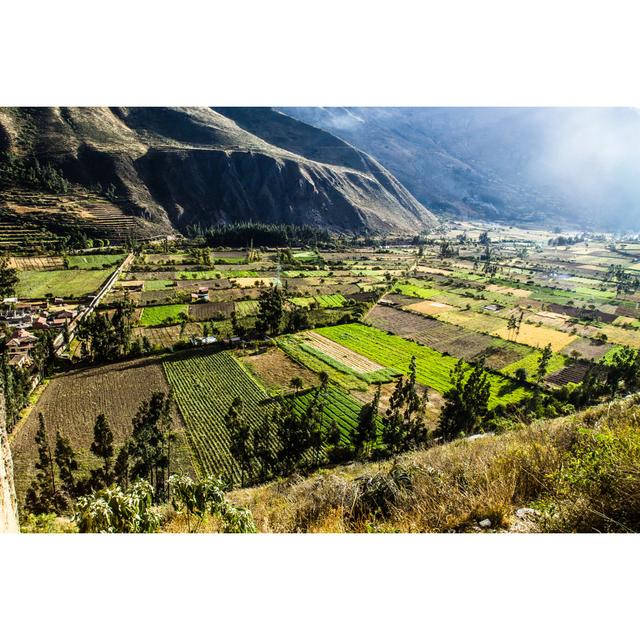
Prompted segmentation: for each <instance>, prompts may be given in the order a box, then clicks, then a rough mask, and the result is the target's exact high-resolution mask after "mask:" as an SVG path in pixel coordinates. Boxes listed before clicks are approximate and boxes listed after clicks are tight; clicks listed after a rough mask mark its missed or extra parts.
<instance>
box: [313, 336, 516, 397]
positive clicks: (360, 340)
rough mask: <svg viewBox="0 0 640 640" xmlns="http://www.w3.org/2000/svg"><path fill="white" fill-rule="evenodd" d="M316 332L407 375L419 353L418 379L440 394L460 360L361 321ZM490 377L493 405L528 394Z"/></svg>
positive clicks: (498, 378)
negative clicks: (413, 357) (412, 361)
mask: <svg viewBox="0 0 640 640" xmlns="http://www.w3.org/2000/svg"><path fill="white" fill-rule="evenodd" d="M316 331H317V333H319V334H321V335H324V336H326V337H327V338H330V339H331V340H334V341H336V342H338V343H340V344H343V345H344V346H346V347H349V348H350V349H352V350H353V351H355V352H357V353H360V354H361V355H363V356H366V357H367V358H369V359H371V360H373V361H374V362H378V363H379V364H381V365H383V366H385V367H389V368H393V369H396V370H398V371H400V372H402V373H404V374H407V373H408V371H409V365H410V362H411V358H412V356H416V377H417V380H418V382H420V383H421V384H424V385H427V386H429V387H431V388H433V389H435V390H436V391H439V392H440V393H443V392H445V391H446V390H447V389H449V388H450V386H451V383H450V373H451V370H452V369H453V368H454V367H455V365H456V362H457V359H456V358H454V357H452V356H445V355H443V354H441V353H438V352H437V351H434V350H433V349H430V348H429V347H425V346H423V345H420V344H416V343H415V342H411V341H409V340H405V339H404V338H400V337H398V336H395V335H389V334H387V333H384V332H383V331H380V330H379V329H375V328H374V327H369V326H366V325H361V324H345V325H339V326H334V327H323V328H320V329H317V330H316ZM489 380H490V382H491V399H490V401H489V406H490V407H491V406H495V405H497V404H508V403H511V402H515V401H518V400H520V399H521V398H523V397H524V395H525V391H524V389H522V388H521V387H516V388H513V387H512V385H511V383H510V382H509V381H508V380H505V379H504V378H502V377H500V376H497V375H494V374H489Z"/></svg>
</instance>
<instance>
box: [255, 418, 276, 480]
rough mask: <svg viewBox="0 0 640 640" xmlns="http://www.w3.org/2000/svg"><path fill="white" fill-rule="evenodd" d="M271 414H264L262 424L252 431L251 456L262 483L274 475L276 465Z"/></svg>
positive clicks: (273, 420)
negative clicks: (253, 458) (254, 460)
mask: <svg viewBox="0 0 640 640" xmlns="http://www.w3.org/2000/svg"><path fill="white" fill-rule="evenodd" d="M274 422H275V419H274V416H273V414H271V415H269V414H268V413H265V415H264V418H263V420H262V424H261V425H260V426H259V427H257V428H256V429H255V430H254V431H253V443H252V446H253V455H254V456H255V459H256V462H257V464H258V466H259V469H260V471H259V479H260V481H261V482H264V481H265V480H266V479H267V478H269V477H271V476H273V475H275V473H276V471H277V465H278V455H277V452H276V451H275V442H274V440H275V439H274V437H273V426H272V425H273V424H274Z"/></svg>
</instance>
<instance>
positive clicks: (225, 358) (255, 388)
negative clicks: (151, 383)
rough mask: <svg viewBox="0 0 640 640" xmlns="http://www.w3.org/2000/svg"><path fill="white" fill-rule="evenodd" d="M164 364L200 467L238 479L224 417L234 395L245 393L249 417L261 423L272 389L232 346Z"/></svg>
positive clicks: (245, 407)
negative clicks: (263, 384)
mask: <svg viewBox="0 0 640 640" xmlns="http://www.w3.org/2000/svg"><path fill="white" fill-rule="evenodd" d="M163 365H164V370H165V373H166V375H167V379H168V381H169V384H170V385H171V388H172V390H173V393H174V395H175V399H176V402H177V404H178V407H179V409H180V412H181V414H182V417H183V418H184V421H185V424H186V427H187V437H188V438H189V442H190V444H191V447H192V449H193V451H194V453H195V456H196V459H197V461H198V463H199V467H200V470H201V471H202V472H203V473H214V474H224V475H225V476H226V477H227V478H229V479H234V480H238V479H239V478H240V473H239V468H238V465H237V463H236V462H235V460H234V459H233V457H232V456H231V454H230V453H229V445H230V439H229V434H228V432H227V429H226V426H225V422H224V419H225V416H226V414H227V411H228V410H229V407H230V406H231V403H232V402H233V400H234V399H235V398H241V399H242V401H243V402H244V414H243V415H244V417H245V418H246V419H248V420H249V421H250V423H251V424H253V425H257V424H259V423H261V422H262V419H263V415H264V411H265V409H263V405H261V404H260V403H261V402H262V401H263V400H267V399H268V395H267V393H266V391H264V389H262V387H260V386H259V385H258V384H257V383H256V382H255V380H254V379H253V378H252V377H251V376H250V375H249V374H248V373H247V372H246V370H245V369H244V367H242V365H241V364H240V363H239V362H238V361H237V360H236V359H235V358H234V357H233V356H232V355H231V354H230V353H228V352H226V351H222V352H220V353H213V354H208V355H200V356H193V357H183V358H175V359H168V360H165V361H164V363H163Z"/></svg>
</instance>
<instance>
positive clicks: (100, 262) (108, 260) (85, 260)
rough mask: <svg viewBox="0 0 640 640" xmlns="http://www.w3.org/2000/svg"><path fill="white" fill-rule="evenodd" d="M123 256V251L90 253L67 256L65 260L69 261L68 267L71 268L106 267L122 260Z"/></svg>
mask: <svg viewBox="0 0 640 640" xmlns="http://www.w3.org/2000/svg"><path fill="white" fill-rule="evenodd" d="M124 257H125V254H124V253H116V254H109V255H101V254H95V253H92V254H90V255H85V256H69V257H68V258H67V260H68V261H69V268H71V269H73V268H78V269H94V268H95V267H100V268H103V269H108V268H109V267H111V266H113V265H117V264H120V263H121V262H122V261H123V260H124Z"/></svg>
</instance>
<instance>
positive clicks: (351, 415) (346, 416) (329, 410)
mask: <svg viewBox="0 0 640 640" xmlns="http://www.w3.org/2000/svg"><path fill="white" fill-rule="evenodd" d="M314 394H315V390H311V391H306V392H303V393H299V394H296V396H295V401H294V405H293V410H294V412H295V413H296V414H298V415H301V414H302V413H304V411H305V410H306V409H307V407H308V406H309V404H310V402H311V401H312V399H313V397H314ZM285 402H286V400H285ZM325 402H326V404H325V412H324V416H325V420H326V423H325V424H326V425H327V426H328V425H329V424H330V423H331V422H335V423H336V424H337V425H338V428H339V429H340V433H341V434H342V442H343V444H348V436H349V433H351V431H353V430H354V429H355V427H356V426H357V425H358V417H359V415H360V409H361V408H362V405H361V404H360V403H359V402H358V401H357V400H356V399H355V398H353V397H352V396H350V395H349V394H348V393H345V392H344V391H343V390H342V389H341V388H340V387H337V386H336V385H333V384H332V385H329V388H328V390H327V395H326V398H325Z"/></svg>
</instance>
